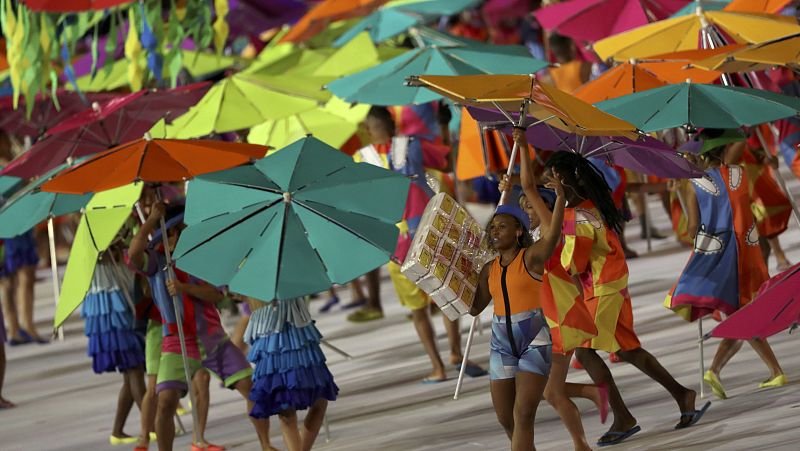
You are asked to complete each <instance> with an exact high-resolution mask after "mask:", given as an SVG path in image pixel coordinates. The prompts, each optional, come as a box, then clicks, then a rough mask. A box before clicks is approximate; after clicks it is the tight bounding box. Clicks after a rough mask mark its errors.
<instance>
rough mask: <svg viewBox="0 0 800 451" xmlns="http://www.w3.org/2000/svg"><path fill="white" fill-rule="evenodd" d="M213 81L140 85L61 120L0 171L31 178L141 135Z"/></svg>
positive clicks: (193, 100)
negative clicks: (162, 86) (163, 87)
mask: <svg viewBox="0 0 800 451" xmlns="http://www.w3.org/2000/svg"><path fill="white" fill-rule="evenodd" d="M209 86H210V84H208V83H197V84H193V85H188V86H182V87H179V88H175V89H168V90H161V91H159V90H154V91H139V92H135V93H133V94H128V95H124V96H119V97H115V98H113V99H111V100H109V101H107V102H104V103H94V104H93V105H92V108H88V109H86V110H84V111H81V112H80V113H77V114H75V115H73V116H71V117H69V118H67V119H66V120H64V121H62V122H60V123H59V124H57V125H56V126H55V127H53V128H51V129H50V130H48V131H47V133H46V134H45V136H44V138H42V139H41V140H40V141H39V142H37V143H36V144H35V145H34V146H33V147H31V148H30V149H29V150H28V151H27V152H25V153H23V154H22V155H20V156H19V157H17V158H16V159H15V160H14V161H12V162H11V163H10V164H9V165H8V166H6V167H5V168H4V169H3V171H1V172H0V175H13V176H16V177H21V178H31V177H35V176H38V175H41V174H43V173H45V172H47V171H48V170H50V169H52V168H54V167H56V166H58V165H60V164H63V163H64V162H66V161H68V160H70V159H74V158H78V157H82V156H86V155H92V154H95V153H97V152H101V151H104V150H106V149H110V148H112V147H114V146H117V145H119V144H121V143H124V142H127V141H131V140H134V139H137V138H140V137H141V136H142V135H144V133H145V132H147V131H148V130H150V128H152V126H153V125H154V124H155V123H156V122H157V121H158V120H159V119H162V118H164V117H176V116H178V115H180V114H182V113H183V112H185V111H186V110H188V109H189V107H191V106H192V105H194V104H196V103H197V102H198V101H199V100H200V98H202V96H203V95H204V94H205V92H206V91H207V90H208V88H209Z"/></svg>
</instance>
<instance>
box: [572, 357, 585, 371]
mask: <svg viewBox="0 0 800 451" xmlns="http://www.w3.org/2000/svg"><path fill="white" fill-rule="evenodd" d="M572 367H573V368H575V369H576V370H582V369H583V365H581V362H579V361H578V359H572Z"/></svg>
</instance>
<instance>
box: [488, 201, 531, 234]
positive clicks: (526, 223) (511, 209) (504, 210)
mask: <svg viewBox="0 0 800 451" xmlns="http://www.w3.org/2000/svg"><path fill="white" fill-rule="evenodd" d="M494 215H495V216H497V215H509V216H513V217H515V218H517V220H518V221H519V222H520V224H522V227H525V230H530V228H531V219H530V218H529V217H528V215H527V214H525V212H524V211H522V209H521V208H519V207H518V206H516V205H509V204H506V205H500V206H499V207H497V210H496V211H495V212H494Z"/></svg>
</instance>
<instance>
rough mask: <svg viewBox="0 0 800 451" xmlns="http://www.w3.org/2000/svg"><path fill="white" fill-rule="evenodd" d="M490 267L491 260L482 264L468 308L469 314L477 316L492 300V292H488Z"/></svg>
mask: <svg viewBox="0 0 800 451" xmlns="http://www.w3.org/2000/svg"><path fill="white" fill-rule="evenodd" d="M491 269H492V262H489V263H487V264H485V265H483V269H482V270H481V274H480V278H479V279H478V289H477V290H476V291H475V299H474V300H473V301H472V307H471V308H470V309H469V314H470V315H472V316H478V315H480V314H481V312H482V311H483V309H485V308H486V306H487V305H489V301H491V300H492V294H491V293H490V292H489V272H490V271H491Z"/></svg>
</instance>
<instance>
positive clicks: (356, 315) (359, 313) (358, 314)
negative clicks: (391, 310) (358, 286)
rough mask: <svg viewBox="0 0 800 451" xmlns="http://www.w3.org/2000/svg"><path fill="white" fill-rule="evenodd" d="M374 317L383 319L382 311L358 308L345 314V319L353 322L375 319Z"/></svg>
mask: <svg viewBox="0 0 800 451" xmlns="http://www.w3.org/2000/svg"><path fill="white" fill-rule="evenodd" d="M376 319H383V312H382V311H380V310H373V309H360V310H356V311H355V312H353V313H351V314H349V315H347V320H348V321H352V322H354V323H365V322H367V321H375V320H376Z"/></svg>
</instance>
